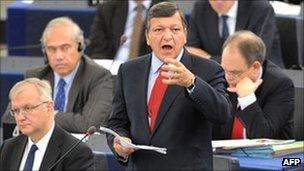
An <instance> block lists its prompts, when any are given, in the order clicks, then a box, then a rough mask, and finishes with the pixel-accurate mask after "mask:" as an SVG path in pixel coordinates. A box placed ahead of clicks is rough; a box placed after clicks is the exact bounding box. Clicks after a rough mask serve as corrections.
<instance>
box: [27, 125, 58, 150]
mask: <svg viewBox="0 0 304 171" xmlns="http://www.w3.org/2000/svg"><path fill="white" fill-rule="evenodd" d="M54 128H55V122H54V121H53V123H52V126H51V129H49V131H48V132H47V133H46V134H45V135H44V136H43V137H42V138H41V139H40V140H39V141H38V142H37V143H36V144H35V145H36V146H37V147H38V149H40V150H42V149H46V147H47V145H48V142H49V141H50V139H51V136H52V133H53V131H54ZM33 144H34V142H33V141H32V140H31V138H30V137H28V147H31V146H32V145H33Z"/></svg>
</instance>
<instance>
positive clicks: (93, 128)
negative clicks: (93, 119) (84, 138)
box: [86, 126, 96, 135]
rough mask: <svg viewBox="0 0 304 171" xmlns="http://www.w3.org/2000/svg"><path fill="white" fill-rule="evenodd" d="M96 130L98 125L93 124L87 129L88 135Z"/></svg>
mask: <svg viewBox="0 0 304 171" xmlns="http://www.w3.org/2000/svg"><path fill="white" fill-rule="evenodd" d="M95 132H96V127H95V126H91V127H90V128H89V129H88V130H87V133H86V134H87V135H92V134H94V133H95Z"/></svg>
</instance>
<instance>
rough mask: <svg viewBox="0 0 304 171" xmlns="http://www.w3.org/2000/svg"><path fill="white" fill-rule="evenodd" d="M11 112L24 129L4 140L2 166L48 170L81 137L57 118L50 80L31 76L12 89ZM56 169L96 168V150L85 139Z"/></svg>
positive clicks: (1, 154) (20, 127)
mask: <svg viewBox="0 0 304 171" xmlns="http://www.w3.org/2000/svg"><path fill="white" fill-rule="evenodd" d="M9 98H10V100H11V109H10V113H11V115H13V116H14V118H15V120H16V122H17V126H18V127H19V129H20V131H21V132H22V134H21V135H19V136H18V137H14V138H12V139H8V140H6V141H4V142H3V144H2V145H1V148H0V170H48V169H49V168H50V167H51V166H52V165H53V164H54V163H55V162H56V161H57V160H58V159H59V158H60V157H61V156H62V155H63V154H65V153H66V152H67V151H68V150H69V149H70V148H71V146H72V145H74V144H75V143H77V141H78V140H77V139H76V138H74V137H73V136H72V135H70V134H69V133H67V132H66V131H64V130H63V129H62V128H60V127H59V126H58V125H57V124H56V123H55V122H54V116H55V111H54V102H53V100H52V89H51V86H50V84H49V82H48V81H45V80H43V81H42V80H40V79H37V78H28V79H25V80H23V81H21V82H18V83H17V84H16V85H15V86H14V87H13V88H12V89H11V91H10V93H9ZM54 169H55V170H92V169H94V167H93V154H92V151H91V149H90V148H89V147H87V146H86V145H85V144H84V143H82V142H81V144H80V145H79V146H78V147H76V149H74V151H72V153H71V154H70V155H68V156H66V158H65V159H64V160H63V161H62V162H61V163H58V164H57V165H56V166H55V167H54Z"/></svg>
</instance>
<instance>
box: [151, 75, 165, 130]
mask: <svg viewBox="0 0 304 171" xmlns="http://www.w3.org/2000/svg"><path fill="white" fill-rule="evenodd" d="M163 78H164V77H163V76H161V74H160V72H159V74H158V77H157V78H156V80H155V83H154V86H153V89H152V91H151V95H150V99H149V102H148V111H149V117H150V122H149V126H150V130H151V131H153V129H154V126H155V121H156V118H157V114H158V111H159V107H160V105H161V102H162V99H163V97H164V95H165V92H166V89H167V87H168V85H167V84H163V83H162V79H163Z"/></svg>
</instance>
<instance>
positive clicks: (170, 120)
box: [108, 51, 230, 170]
mask: <svg viewBox="0 0 304 171" xmlns="http://www.w3.org/2000/svg"><path fill="white" fill-rule="evenodd" d="M181 62H182V63H183V64H184V65H185V66H186V67H187V68H188V69H189V70H190V71H191V72H192V73H194V74H195V75H196V82H195V85H196V87H195V89H194V91H193V92H192V93H191V94H190V95H189V93H188V92H187V90H186V88H184V87H180V86H176V85H173V86H171V85H170V86H168V88H167V91H166V93H165V96H164V99H163V101H162V104H161V107H160V110H159V113H158V117H157V120H156V124H155V131H154V132H153V133H151V132H150V129H149V124H148V117H147V116H148V111H147V84H148V75H149V71H150V64H151V54H148V55H146V56H143V57H140V58H138V59H135V60H132V61H129V62H126V63H124V64H122V65H121V67H120V69H119V72H118V80H117V82H116V87H115V95H114V100H113V109H112V114H111V115H110V118H109V120H108V127H109V128H111V129H113V130H115V131H117V132H118V133H119V134H120V135H123V136H126V137H130V138H131V140H132V142H133V143H135V144H145V145H153V146H158V147H165V148H167V154H166V155H163V154H159V153H156V152H153V151H144V150H139V151H135V152H134V153H132V155H131V156H130V157H129V162H128V169H131V170H132V169H135V170H185V169H188V170H196V169H201V170H212V148H211V124H210V122H213V123H225V121H226V120H227V118H228V117H229V116H230V115H229V110H230V105H229V100H228V96H227V94H226V93H225V87H224V84H225V79H224V72H223V70H222V68H221V67H220V66H219V65H218V64H217V63H216V62H214V61H212V60H207V59H203V58H200V57H195V56H191V55H190V54H189V53H188V52H187V51H185V53H184V54H183V57H182V59H181ZM130 75H132V77H130ZM112 141H113V137H111V136H108V143H109V146H110V147H111V148H112V150H113V142H112ZM113 152H114V153H115V151H114V150H113Z"/></svg>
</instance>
